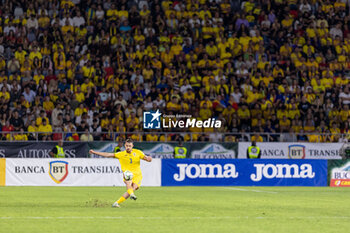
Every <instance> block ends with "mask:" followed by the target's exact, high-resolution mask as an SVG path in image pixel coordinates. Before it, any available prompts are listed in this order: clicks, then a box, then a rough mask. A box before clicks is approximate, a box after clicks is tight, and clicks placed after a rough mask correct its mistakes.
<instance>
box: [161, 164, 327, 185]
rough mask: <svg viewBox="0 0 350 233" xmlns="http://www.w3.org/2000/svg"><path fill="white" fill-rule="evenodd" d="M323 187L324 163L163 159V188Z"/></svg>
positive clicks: (325, 165)
mask: <svg viewBox="0 0 350 233" xmlns="http://www.w3.org/2000/svg"><path fill="white" fill-rule="evenodd" d="M188 185H189V186H326V185H327V160H270V159H264V160H242V159H239V160H233V159H225V160H222V159H217V160H214V159H207V160H196V159H184V160H174V159H163V160H162V186H188Z"/></svg>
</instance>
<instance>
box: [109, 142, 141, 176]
mask: <svg viewBox="0 0 350 233" xmlns="http://www.w3.org/2000/svg"><path fill="white" fill-rule="evenodd" d="M114 157H115V158H117V159H119V163H120V166H121V167H122V171H123V172H124V171H126V170H128V171H131V172H132V173H133V174H134V177H135V176H142V173H141V168H140V160H141V159H143V158H144V157H145V154H144V153H143V152H142V151H140V150H137V149H132V151H131V153H127V152H126V150H125V151H120V152H118V153H115V154H114Z"/></svg>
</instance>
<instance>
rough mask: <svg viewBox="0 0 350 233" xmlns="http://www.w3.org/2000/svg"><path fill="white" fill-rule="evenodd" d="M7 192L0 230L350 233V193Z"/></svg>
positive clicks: (0, 204) (0, 202) (0, 193)
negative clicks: (127, 195)
mask: <svg viewBox="0 0 350 233" xmlns="http://www.w3.org/2000/svg"><path fill="white" fill-rule="evenodd" d="M124 191H125V188H122V187H1V188H0V232H26V233H29V232H62V233H66V232H74V233H75V232H84V233H85V232H94V233H95V232H103V233H108V232H114V233H116V232H135V233H136V232H152V233H154V232H172V233H173V232H181V233H187V232H195V233H202V232H210V233H213V232H220V233H221V232H252V233H257V232H266V233H271V232H279V233H280V232H287V233H289V232H290V233H295V232H297V233H306V232H317V233H320V232H322V233H324V232H337V233H339V232H344V233H345V232H350V189H349V188H330V187H322V188H321V187H141V190H139V191H137V192H136V195H137V196H138V200H137V201H133V200H127V201H126V202H124V203H123V204H122V207H121V208H119V209H118V208H112V207H111V205H112V203H113V202H114V201H115V200H116V199H117V198H119V196H120V195H121V194H122V193H123V192H124Z"/></svg>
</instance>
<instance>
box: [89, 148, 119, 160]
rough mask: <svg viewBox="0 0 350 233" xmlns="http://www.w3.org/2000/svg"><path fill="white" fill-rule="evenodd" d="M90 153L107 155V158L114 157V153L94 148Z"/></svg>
mask: <svg viewBox="0 0 350 233" xmlns="http://www.w3.org/2000/svg"><path fill="white" fill-rule="evenodd" d="M89 153H90V154H95V155H99V156H103V157H107V158H114V153H107V152H99V151H94V150H90V151H89Z"/></svg>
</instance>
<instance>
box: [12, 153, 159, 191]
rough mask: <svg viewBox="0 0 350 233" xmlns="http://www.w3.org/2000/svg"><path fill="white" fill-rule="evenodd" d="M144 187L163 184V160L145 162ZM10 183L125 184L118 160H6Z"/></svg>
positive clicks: (38, 184) (142, 184)
mask: <svg viewBox="0 0 350 233" xmlns="http://www.w3.org/2000/svg"><path fill="white" fill-rule="evenodd" d="M141 171H142V175H143V179H142V183H141V186H160V185H161V160H160V159H153V160H152V162H151V163H148V162H145V161H141ZM6 185H7V186H11V185H13V186H19V185H28V186H124V185H125V184H124V182H123V175H122V170H121V167H120V164H119V161H118V160H117V159H105V158H101V159H11V158H9V159H6Z"/></svg>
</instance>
